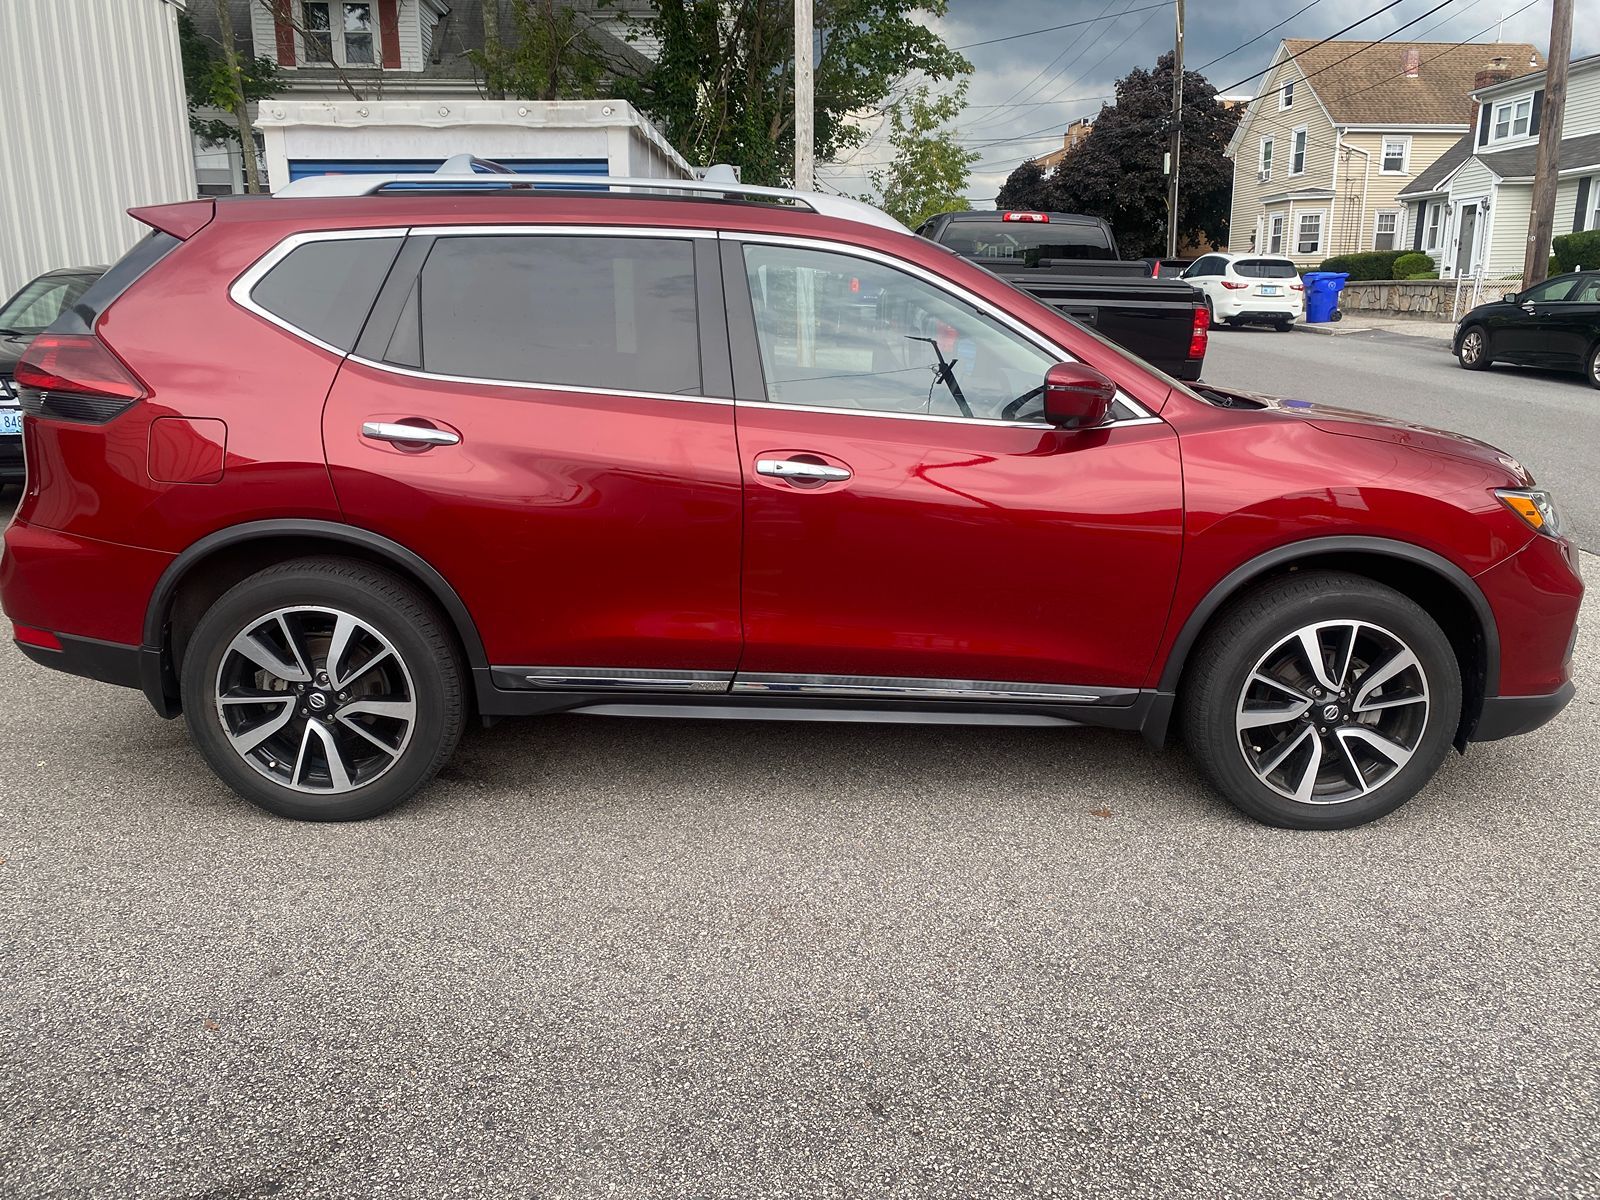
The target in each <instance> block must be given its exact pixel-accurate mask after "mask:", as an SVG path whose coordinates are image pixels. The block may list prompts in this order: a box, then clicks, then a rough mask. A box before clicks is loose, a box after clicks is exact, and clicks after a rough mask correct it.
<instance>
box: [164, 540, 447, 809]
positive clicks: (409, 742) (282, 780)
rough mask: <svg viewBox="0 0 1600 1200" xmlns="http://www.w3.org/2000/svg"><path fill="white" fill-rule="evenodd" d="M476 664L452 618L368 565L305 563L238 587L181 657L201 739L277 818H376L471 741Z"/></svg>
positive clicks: (193, 731)
mask: <svg viewBox="0 0 1600 1200" xmlns="http://www.w3.org/2000/svg"><path fill="white" fill-rule="evenodd" d="M464 678H465V672H464V671H463V669H462V667H461V663H460V659H459V656H458V655H457V653H456V649H455V646H454V644H453V642H452V640H451V638H450V635H449V633H448V631H447V630H446V628H445V625H444V622H443V620H442V619H441V618H440V616H439V615H438V613H437V612H436V611H435V609H434V608H433V606H432V605H431V604H430V603H429V602H428V601H427V600H426V599H425V598H424V597H423V596H422V595H421V594H420V593H418V592H417V591H416V590H415V589H414V588H413V587H411V586H410V585H409V584H407V583H406V582H405V581H404V580H402V579H400V578H398V577H396V576H394V575H392V574H390V573H389V572H387V571H383V570H380V569H378V568H375V567H372V566H370V565H368V564H365V563H360V562H353V561H348V560H344V559H301V560H298V561H295V562H289V563H284V564H282V565H281V566H275V567H270V568H268V569H267V570H264V571H261V572H259V573H258V574H255V575H252V576H251V577H250V578H248V579H246V580H244V581H243V582H241V583H239V584H237V585H236V586H234V587H233V588H232V589H230V590H229V591H228V592H226V593H225V594H224V595H223V596H222V597H221V598H220V599H219V600H217V602H216V603H215V604H213V605H212V606H211V608H210V609H209V610H207V612H206V613H205V615H204V616H203V617H202V618H201V619H200V622H199V624H198V625H197V626H196V628H195V631H194V635H193V637H192V638H191V639H190V642H189V646H188V650H187V653H186V655H185V657H184V663H183V679H182V688H183V702H184V703H183V707H184V716H185V719H186V721H187V724H188V727H189V733H190V736H191V737H192V738H193V739H194V742H195V744H196V745H197V746H198V747H199V748H200V751H201V753H202V754H204V755H205V757H206V760H207V762H209V763H210V765H211V767H212V769H213V770H215V771H216V773H217V774H218V775H219V776H220V777H221V778H222V779H223V781H224V782H226V783H227V784H228V785H229V786H230V787H231V788H233V790H234V791H236V792H238V793H239V794H240V795H241V796H243V797H244V798H245V799H247V800H249V801H251V802H252V803H254V804H257V805H260V806H261V807H262V808H264V809H266V810H267V811H269V812H272V813H276V814H277V815H279V816H284V817H295V818H299V819H302V820H315V821H349V820H359V819H361V818H363V817H372V816H376V815H378V814H379V813H382V812H386V811H388V810H389V809H391V808H393V807H394V806H395V805H397V804H400V803H401V802H402V801H404V800H406V799H408V798H409V797H410V796H412V795H413V794H414V793H415V792H416V791H417V790H418V789H419V788H421V787H422V786H423V785H424V784H425V783H427V782H428V780H430V779H431V778H433V776H434V774H435V773H436V772H437V771H438V770H439V768H440V767H441V766H443V765H444V763H445V761H446V760H447V759H448V758H449V757H450V754H451V752H452V751H454V749H455V746H456V743H457V742H458V741H459V740H460V737H461V731H462V727H463V724H464V721H465V685H464Z"/></svg>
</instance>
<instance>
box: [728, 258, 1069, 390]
mask: <svg viewBox="0 0 1600 1200" xmlns="http://www.w3.org/2000/svg"><path fill="white" fill-rule="evenodd" d="M744 255H745V271H746V274H747V277H748V279H749V281H750V298H751V303H752V304H753V306H754V308H755V320H756V338H757V341H758V342H759V343H760V351H761V368H762V371H763V373H764V375H765V377H766V390H767V399H768V400H769V401H770V402H771V403H774V404H803V405H810V406H815V407H820V408H839V409H857V410H862V411H866V412H884V413H916V414H927V415H932V416H944V417H951V416H970V417H978V418H989V419H1003V418H1006V417H1007V416H1008V415H1010V416H1022V417H1026V416H1030V415H1035V414H1037V413H1038V412H1039V405H1038V402H1037V401H1036V400H1034V401H1028V400H1023V397H1025V396H1027V395H1028V394H1029V393H1030V392H1034V391H1036V390H1037V389H1038V388H1039V387H1040V386H1041V384H1042V383H1043V382H1044V375H1045V371H1046V370H1047V369H1048V368H1049V366H1050V364H1051V363H1053V362H1056V361H1058V356H1056V355H1053V354H1049V353H1046V352H1045V351H1044V350H1041V349H1040V348H1039V347H1037V346H1035V345H1034V344H1033V343H1031V342H1029V341H1026V340H1025V339H1023V338H1022V337H1020V336H1018V335H1017V334H1015V333H1013V332H1012V331H1011V330H1010V329H1007V328H1006V327H1005V326H1003V325H1001V324H1000V323H999V322H998V321H995V320H994V319H992V318H991V317H989V316H987V315H986V314H984V313H981V312H979V311H978V310H977V309H975V308H973V307H972V306H971V305H970V304H967V303H965V302H963V301H961V300H957V299H956V298H955V297H953V296H951V295H950V294H948V293H946V292H944V291H943V290H941V289H939V288H936V287H934V286H933V285H932V284H929V283H926V282H924V281H923V280H921V279H918V278H916V277H914V276H912V275H909V274H907V273H906V272H904V271H899V270H896V269H895V268H893V267H888V266H884V265H882V264H880V263H876V262H872V261H869V260H867V259H861V258H855V257H852V256H849V255H844V254H835V253H831V252H828V251H821V250H802V249H793V248H789V247H782V246H762V245H754V244H752V245H747V246H746V247H745V251H744ZM1018 402H1020V403H1018ZM1013 404H1017V405H1018V407H1017V408H1016V409H1014V410H1012V411H1011V412H1010V413H1009V414H1008V409H1011V406H1012V405H1013Z"/></svg>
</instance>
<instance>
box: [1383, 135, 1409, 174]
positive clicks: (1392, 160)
mask: <svg viewBox="0 0 1600 1200" xmlns="http://www.w3.org/2000/svg"><path fill="white" fill-rule="evenodd" d="M1410 157H1411V139H1410V138H1384V139H1383V173H1384V174H1385V175H1404V174H1405V173H1406V165H1407V160H1409V159H1410Z"/></svg>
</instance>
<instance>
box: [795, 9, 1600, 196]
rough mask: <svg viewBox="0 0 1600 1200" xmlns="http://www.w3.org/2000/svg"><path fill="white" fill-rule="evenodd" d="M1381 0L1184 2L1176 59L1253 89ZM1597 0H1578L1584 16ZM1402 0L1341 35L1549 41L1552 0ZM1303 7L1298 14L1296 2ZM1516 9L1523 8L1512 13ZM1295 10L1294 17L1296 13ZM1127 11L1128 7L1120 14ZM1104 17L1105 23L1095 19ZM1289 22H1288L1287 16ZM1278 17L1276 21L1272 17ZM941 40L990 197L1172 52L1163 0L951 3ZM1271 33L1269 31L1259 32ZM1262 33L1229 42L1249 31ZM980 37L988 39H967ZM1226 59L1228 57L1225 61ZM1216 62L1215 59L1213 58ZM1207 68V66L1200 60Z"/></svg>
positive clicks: (1582, 35)
mask: <svg viewBox="0 0 1600 1200" xmlns="http://www.w3.org/2000/svg"><path fill="white" fill-rule="evenodd" d="M1387 3H1389V0H1227V3H1223V4H1208V3H1204V2H1203V0H1200V2H1195V0H1190V3H1189V4H1188V5H1187V17H1188V30H1187V39H1186V42H1185V46H1184V62H1185V65H1186V66H1187V67H1189V68H1190V69H1191V70H1193V69H1196V68H1203V73H1204V74H1205V76H1206V77H1207V78H1208V79H1209V80H1210V81H1211V82H1212V84H1213V85H1214V86H1216V87H1217V88H1219V89H1221V90H1223V91H1225V92H1231V93H1236V94H1237V93H1243V94H1252V93H1254V91H1255V90H1256V87H1257V84H1258V83H1259V80H1258V79H1257V78H1256V77H1255V76H1254V73H1255V72H1258V71H1261V70H1263V69H1264V68H1265V67H1266V65H1267V62H1268V60H1269V59H1270V58H1271V55H1272V52H1273V50H1274V49H1275V48H1276V47H1277V44H1278V42H1279V40H1280V39H1282V38H1286V37H1296V38H1322V37H1327V36H1328V35H1329V34H1331V33H1334V32H1336V31H1337V30H1340V29H1342V28H1344V27H1345V26H1346V25H1349V24H1350V23H1351V22H1352V21H1357V20H1359V19H1360V18H1361V17H1364V16H1366V15H1367V14H1368V13H1370V12H1373V11H1374V10H1377V9H1379V8H1382V7H1383V6H1384V5H1385V4H1387ZM1590 3H1593V0H1579V3H1578V5H1577V7H1578V9H1579V10H1580V13H1581V11H1582V10H1583V9H1585V8H1586V7H1587V6H1588V5H1589V4H1590ZM1439 4H1440V0H1401V2H1400V3H1398V4H1396V5H1395V6H1394V7H1392V8H1390V9H1389V10H1388V11H1387V12H1385V13H1383V14H1381V15H1380V16H1377V17H1374V18H1373V19H1372V20H1370V21H1367V22H1365V23H1363V24H1361V25H1358V26H1356V28H1354V29H1352V30H1351V31H1350V32H1349V33H1347V34H1344V35H1343V37H1344V39H1345V40H1351V39H1358V38H1359V39H1363V40H1372V39H1376V38H1380V37H1383V36H1384V35H1385V34H1388V33H1392V32H1393V31H1395V30H1396V29H1399V28H1400V27H1401V26H1402V25H1406V23H1407V22H1410V21H1412V20H1413V19H1416V18H1421V19H1420V20H1417V21H1416V23H1415V24H1413V25H1410V26H1409V27H1408V28H1407V29H1406V30H1405V31H1404V32H1403V33H1399V34H1396V35H1395V37H1393V38H1391V39H1390V40H1391V41H1393V42H1397V43H1398V42H1404V41H1429V42H1461V41H1475V42H1487V41H1494V40H1495V36H1496V32H1497V28H1498V25H1499V22H1500V20H1501V18H1502V17H1503V18H1504V22H1505V23H1504V33H1503V35H1502V36H1503V40H1505V41H1508V42H1531V43H1533V44H1534V45H1536V46H1537V47H1538V48H1539V50H1540V51H1541V52H1543V51H1545V50H1546V49H1547V47H1548V43H1549V39H1550V6H1551V0H1533V3H1532V4H1531V5H1530V4H1528V0H1445V3H1444V5H1443V7H1440V8H1438V11H1436V12H1433V13H1432V15H1429V16H1424V15H1423V14H1425V13H1428V12H1429V11H1430V10H1431V9H1434V8H1435V7H1436V6H1438V5H1439ZM1302 9H1303V10H1304V11H1301V10H1302ZM1518 10H1521V11H1518ZM1296 13H1298V15H1291V14H1296ZM1122 14H1125V15H1122ZM1100 17H1103V18H1104V19H1103V20H1095V18H1100ZM1285 18H1288V19H1287V20H1285ZM1069 21H1094V23H1093V24H1085V25H1079V26H1077V27H1075V28H1071V29H1063V30H1059V31H1057V32H1053V33H1041V34H1037V35H1033V36H1028V37H1018V38H1012V39H1011V40H1009V41H993V40H992V39H996V38H1005V37H1007V36H1008V35H1011V34H1020V33H1026V32H1027V31H1029V30H1036V29H1043V28H1045V27H1046V26H1053V25H1062V24H1065V23H1066V22H1069ZM1280 21H1283V22H1284V24H1283V25H1282V26H1281V27H1279V28H1276V29H1272V27H1273V26H1274V25H1277V24H1278V22H1280ZM933 23H934V24H936V25H937V26H938V28H939V29H940V32H941V33H942V34H943V35H944V38H945V41H946V42H947V43H949V44H950V45H952V46H956V47H970V48H967V49H963V50H962V53H964V54H965V55H966V56H967V58H968V59H969V60H970V61H971V62H972V65H973V68H974V70H973V73H972V77H971V83H970V86H969V88H968V92H967V100H968V104H969V107H968V109H967V111H966V113H965V114H964V115H963V117H962V121H961V140H962V141H963V142H964V143H965V144H966V145H968V146H970V147H972V148H974V149H976V150H977V151H978V152H979V154H980V155H981V157H980V158H979V160H978V164H977V166H976V167H975V168H974V170H973V174H972V180H971V187H970V189H969V194H970V196H971V198H972V199H973V202H974V203H975V204H978V205H980V206H984V205H986V204H987V203H988V202H989V201H991V200H992V199H993V197H994V194H995V192H996V190H998V188H999V187H1000V185H1001V183H1003V182H1004V181H1005V178H1006V176H1007V175H1009V174H1010V173H1011V171H1012V169H1013V168H1014V167H1016V165H1017V164H1018V163H1019V162H1021V161H1022V160H1023V159H1024V158H1030V157H1033V156H1035V155H1039V154H1043V153H1044V152H1045V151H1047V150H1051V149H1054V148H1055V147H1057V146H1059V145H1060V131H1061V130H1062V129H1064V128H1065V127H1066V125H1067V123H1068V122H1070V121H1072V120H1074V119H1075V118H1077V117H1081V116H1084V115H1086V114H1091V113H1095V112H1098V111H1099V109H1100V105H1101V104H1102V103H1103V102H1104V100H1103V99H1102V97H1104V98H1105V99H1109V94H1110V92H1111V90H1112V86H1113V84H1114V83H1115V82H1116V80H1117V79H1119V78H1120V77H1121V76H1123V75H1125V74H1127V73H1128V72H1129V71H1130V70H1132V69H1133V68H1134V67H1136V66H1148V65H1151V64H1153V63H1154V62H1155V60H1156V57H1157V56H1158V55H1160V54H1162V53H1163V52H1165V51H1167V50H1170V49H1171V48H1172V38H1173V9H1172V4H1171V2H1170V0H1167V2H1165V3H1158V0H950V11H949V14H948V15H947V16H946V17H944V18H943V19H942V20H940V21H937V22H933ZM1268 29H1272V32H1270V33H1265V31H1266V30H1268ZM1262 33H1265V36H1263V37H1261V38H1260V39H1259V40H1257V41H1254V42H1251V43H1250V44H1249V45H1246V46H1244V47H1243V49H1237V48H1238V47H1239V46H1240V45H1241V44H1242V43H1245V42H1247V41H1248V40H1249V39H1250V38H1252V37H1255V36H1256V35H1257V34H1262ZM978 42H987V43H989V44H987V45H974V44H973V43H978ZM1572 51H1573V56H1574V57H1582V56H1584V55H1586V54H1595V53H1600V22H1596V21H1590V20H1585V19H1583V17H1582V16H1581V15H1580V16H1579V18H1578V20H1577V21H1576V23H1575V25H1574V29H1573V41H1572ZM1223 56H1226V57H1223ZM1213 59H1219V60H1220V61H1217V62H1215V63H1212V60H1213ZM1208 63H1210V64H1211V65H1209V66H1207V65H1206V64H1208ZM887 157H888V152H887V149H886V147H885V145H884V143H883V141H882V139H881V138H880V137H876V136H875V137H874V138H873V140H871V141H869V142H868V144H867V145H866V146H865V147H863V148H862V149H861V150H860V151H859V152H858V153H857V154H856V155H855V158H854V161H853V162H852V163H851V164H849V165H843V166H827V167H824V168H822V169H821V170H820V171H819V175H820V176H821V179H822V181H823V183H824V184H825V185H827V186H832V187H835V188H838V189H839V190H841V191H844V192H848V193H851V194H857V193H861V192H864V191H866V190H867V186H868V185H867V181H866V179H865V173H866V170H867V169H869V168H870V166H871V165H874V164H879V163H881V162H883V160H885V159H886V158H887Z"/></svg>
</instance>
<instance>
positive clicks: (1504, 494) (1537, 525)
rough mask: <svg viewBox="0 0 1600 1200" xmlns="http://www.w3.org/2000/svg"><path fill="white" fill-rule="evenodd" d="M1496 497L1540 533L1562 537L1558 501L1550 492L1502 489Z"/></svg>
mask: <svg viewBox="0 0 1600 1200" xmlns="http://www.w3.org/2000/svg"><path fill="white" fill-rule="evenodd" d="M1495 495H1496V496H1499V497H1500V503H1502V504H1504V505H1505V506H1506V507H1507V508H1509V509H1510V510H1511V511H1512V512H1514V513H1516V514H1517V516H1519V517H1521V518H1522V519H1523V520H1524V521H1526V522H1527V523H1528V524H1529V526H1531V527H1532V528H1534V529H1536V530H1538V531H1539V532H1540V533H1548V534H1549V535H1550V536H1551V537H1560V536H1561V514H1560V513H1558V512H1557V511H1556V499H1555V497H1554V496H1552V495H1551V494H1550V493H1549V492H1546V491H1543V490H1540V489H1535V488H1529V489H1526V490H1524V489H1520V488H1500V489H1498V490H1497V491H1496V492H1495Z"/></svg>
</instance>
